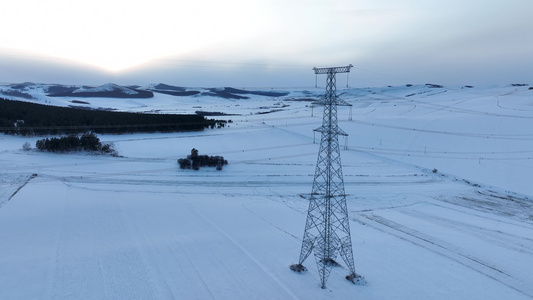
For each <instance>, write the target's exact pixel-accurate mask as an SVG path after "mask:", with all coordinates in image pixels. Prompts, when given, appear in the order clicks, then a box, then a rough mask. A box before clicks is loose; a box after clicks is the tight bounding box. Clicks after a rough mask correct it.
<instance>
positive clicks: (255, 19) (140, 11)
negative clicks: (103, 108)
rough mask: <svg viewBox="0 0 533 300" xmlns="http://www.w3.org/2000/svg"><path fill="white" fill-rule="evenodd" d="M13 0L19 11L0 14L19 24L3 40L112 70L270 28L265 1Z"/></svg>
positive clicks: (7, 44) (12, 47)
mask: <svg viewBox="0 0 533 300" xmlns="http://www.w3.org/2000/svg"><path fill="white" fill-rule="evenodd" d="M10 6H11V7H10V9H11V10H13V11H15V12H19V13H15V14H12V15H11V17H7V18H5V17H4V19H3V21H0V25H3V24H5V25H6V26H7V25H8V24H16V26H15V28H14V29H13V30H8V31H4V32H3V33H2V34H1V35H2V42H1V43H2V44H4V45H5V46H3V47H2V48H4V49H6V48H7V49H10V50H19V51H23V52H28V53H35V54H37V55H43V56H49V57H55V58H61V59H65V60H69V61H73V62H78V63H81V64H87V65H91V66H93V67H97V68H100V69H103V70H106V71H108V72H120V71H123V70H126V69H129V68H135V67H138V66H141V65H143V64H147V63H150V62H151V61H154V60H157V59H160V58H164V57H169V56H180V55H187V54H190V53H192V52H194V51H197V50H198V49H205V48H209V47H216V45H217V44H221V43H227V42H230V43H231V42H232V41H233V42H235V41H237V40H239V39H243V38H246V37H247V36H251V35H254V34H258V32H259V33H260V32H264V31H267V30H268V28H267V26H266V24H267V23H268V22H266V18H267V14H268V9H265V8H264V7H259V6H257V5H253V4H250V3H249V1H240V0H234V1H229V2H228V1H225V2H224V3H222V2H213V1H191V2H181V1H173V0H172V1H170V0H169V1H166V0H165V1H155V2H154V1H122V0H120V1H107V0H95V1H92V2H91V3H90V5H89V3H86V4H83V5H82V4H79V3H74V2H72V1H68V0H53V1H33V0H21V1H13V2H12V3H10ZM243 10H245V11H246V14H242V11H243ZM20 16H23V20H22V22H21V20H20ZM10 18H11V19H10ZM11 27H13V26H11ZM7 28H9V27H7Z"/></svg>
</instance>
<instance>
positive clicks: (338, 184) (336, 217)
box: [291, 65, 365, 288]
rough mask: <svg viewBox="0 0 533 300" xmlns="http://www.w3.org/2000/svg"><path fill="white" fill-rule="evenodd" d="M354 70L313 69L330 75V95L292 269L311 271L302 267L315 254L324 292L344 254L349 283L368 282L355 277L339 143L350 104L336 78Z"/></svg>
mask: <svg viewBox="0 0 533 300" xmlns="http://www.w3.org/2000/svg"><path fill="white" fill-rule="evenodd" d="M352 67H353V66H352V65H349V66H345V67H333V68H313V70H314V71H315V74H327V79H326V95H325V96H324V99H323V100H322V102H323V103H322V104H324V116H323V119H322V126H321V127H319V128H317V129H315V131H317V132H320V133H321V135H322V138H321V141H320V150H319V152H318V159H317V163H316V169H315V176H314V180H313V189H312V192H311V197H310V199H309V209H308V212H307V221H306V224H305V231H304V236H303V241H302V249H301V252H300V260H299V262H298V264H294V265H291V270H293V271H296V272H302V271H305V270H307V269H306V267H304V266H303V265H302V264H303V262H304V261H305V260H306V259H307V258H308V257H309V255H310V254H311V252H314V255H315V261H316V264H317V267H318V271H319V274H320V282H321V287H322V288H325V287H326V281H327V279H328V277H329V274H330V272H331V268H332V267H333V266H339V264H338V263H337V262H336V261H335V259H336V257H337V254H340V256H341V257H342V259H343V260H344V262H345V264H346V266H347V268H348V270H349V271H350V274H349V275H348V276H346V279H348V280H350V281H351V282H353V283H355V284H365V280H364V278H363V277H362V276H360V275H358V274H357V273H355V266H354V260H353V252H352V239H351V236H350V226H349V225H350V224H349V220H348V209H347V207H346V195H345V192H344V179H343V175H342V168H341V156H340V150H339V139H338V136H339V135H343V136H347V134H346V133H345V132H344V131H342V129H340V128H339V127H338V124H337V123H338V122H337V105H350V104H349V103H347V102H346V101H343V100H341V99H339V98H338V97H337V95H336V93H335V90H336V82H335V74H337V73H348V72H350V68H352Z"/></svg>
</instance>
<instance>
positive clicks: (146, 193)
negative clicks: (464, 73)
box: [0, 85, 533, 300]
mask: <svg viewBox="0 0 533 300" xmlns="http://www.w3.org/2000/svg"><path fill="white" fill-rule="evenodd" d="M310 91H311V92H312V93H315V94H319V93H321V92H322V90H320V89H311V90H310ZM338 93H339V94H340V95H341V98H342V99H343V100H346V101H348V102H349V103H351V104H352V105H353V106H352V107H351V108H348V107H339V126H340V127H341V128H342V129H343V130H344V131H345V132H346V133H348V134H349V137H348V138H347V139H346V138H344V137H340V142H341V144H342V146H343V148H345V149H343V150H342V152H341V156H342V162H343V173H344V179H345V189H346V193H347V194H348V195H347V202H348V209H349V217H350V226H351V233H352V243H353V251H354V256H355V266H356V271H357V273H359V274H361V275H363V276H364V277H365V279H366V281H367V282H368V284H367V285H365V286H357V285H353V284H352V283H350V282H349V281H347V280H345V279H344V276H346V275H348V271H347V270H346V269H345V268H344V267H335V268H334V269H333V270H332V273H331V275H330V277H329V279H328V282H327V288H326V289H321V288H320V282H319V276H318V271H317V269H316V265H315V262H314V259H313V257H312V256H310V257H309V258H308V259H307V261H306V262H305V263H304V265H306V266H307V268H308V271H307V272H305V273H303V274H297V273H294V272H292V271H291V270H290V269H289V266H290V265H291V264H293V263H297V262H298V257H299V252H300V246H301V238H302V235H303V230H304V226H305V219H306V212H307V205H308V203H307V200H306V198H307V197H308V195H309V193H310V192H311V186H312V181H313V174H314V168H315V167H314V164H315V161H316V156H317V152H318V142H319V140H320V135H319V134H318V133H317V134H316V136H315V134H314V133H313V129H315V128H317V127H319V126H320V125H321V120H322V119H321V118H322V109H321V108H320V107H313V106H312V105H311V103H310V102H305V101H288V100H289V99H294V98H298V97H300V98H302V97H305V96H306V95H308V94H309V92H308V91H291V94H290V95H288V96H286V97H282V98H269V97H262V96H253V95H252V96H251V97H252V98H251V99H249V100H226V99H222V98H213V97H202V96H196V97H173V96H168V95H161V94H156V96H155V97H154V98H151V99H97V98H94V99H93V98H84V99H83V100H84V101H86V102H88V103H90V104H89V105H90V106H92V107H105V108H108V107H111V108H117V109H119V110H122V111H136V112H154V111H157V112H159V113H192V112H194V111H196V110H203V111H219V112H225V113H231V114H238V115H234V116H225V117H218V118H226V119H231V120H232V121H233V123H231V124H230V126H229V127H227V128H222V129H213V130H205V131H203V132H193V133H156V134H125V135H99V137H100V139H101V140H102V141H103V142H112V143H113V144H114V145H115V148H116V150H117V151H118V153H119V155H121V157H110V156H101V155H92V154H88V153H77V154H53V153H46V152H39V151H36V150H30V151H24V150H22V145H23V144H24V143H25V142H29V143H30V144H31V145H32V146H33V145H35V141H36V140H37V139H39V138H41V137H20V136H9V135H0V153H1V155H0V165H1V169H0V241H1V242H0V299H379V300H383V299H532V298H533V285H532V283H533V202H532V200H531V197H532V195H533V193H532V190H531V178H530V174H531V170H532V168H533V160H532V159H531V158H532V157H533V104H532V103H533V102H532V98H533V90H529V89H528V87H524V86H511V85H509V86H499V87H487V88H477V87H475V88H465V87H463V88H462V87H457V88H449V87H444V88H430V87H429V86H427V85H416V86H409V87H407V86H402V87H383V88H365V89H345V90H339V91H338ZM36 98H38V99H39V100H38V101H41V102H42V101H46V102H47V103H49V104H50V103H51V104H54V105H67V104H68V103H69V102H68V100H69V99H65V98H47V97H46V96H44V95H41V96H39V97H36ZM70 100H71V99H70ZM62 101H63V102H62ZM287 105H288V106H287ZM270 110H274V111H275V112H273V113H268V114H258V113H260V112H266V111H270ZM193 147H194V148H197V149H198V150H199V151H200V154H206V155H222V156H224V158H225V159H227V160H228V162H229V165H227V166H225V167H224V169H223V170H222V171H215V170H214V168H213V169H210V168H202V169H200V170H199V171H194V170H180V169H179V167H178V164H177V163H176V160H177V159H178V158H181V157H185V156H186V155H187V154H189V153H190V150H191V149H192V148H193ZM339 262H340V263H341V264H344V262H343V261H342V260H339Z"/></svg>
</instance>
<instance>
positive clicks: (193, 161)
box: [178, 148, 228, 171]
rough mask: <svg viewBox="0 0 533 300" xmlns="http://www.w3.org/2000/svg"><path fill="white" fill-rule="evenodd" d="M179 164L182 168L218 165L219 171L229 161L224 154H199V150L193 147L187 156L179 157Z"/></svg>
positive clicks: (196, 168)
mask: <svg viewBox="0 0 533 300" xmlns="http://www.w3.org/2000/svg"><path fill="white" fill-rule="evenodd" d="M178 164H179V165H180V168H181V169H194V170H199V169H200V167H216V169H217V171H220V170H222V167H223V166H224V165H227V164H228V161H227V160H225V159H224V157H223V156H208V155H198V150H196V149H195V148H193V149H192V150H191V155H187V158H180V159H178Z"/></svg>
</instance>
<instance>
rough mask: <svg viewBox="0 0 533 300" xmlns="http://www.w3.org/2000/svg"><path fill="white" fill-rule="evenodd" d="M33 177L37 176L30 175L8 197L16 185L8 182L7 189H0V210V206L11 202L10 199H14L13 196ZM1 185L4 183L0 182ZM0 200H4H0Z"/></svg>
mask: <svg viewBox="0 0 533 300" xmlns="http://www.w3.org/2000/svg"><path fill="white" fill-rule="evenodd" d="M35 177H37V174H32V175H30V176H28V177H27V178H26V179H25V180H24V181H23V183H22V184H21V185H19V186H18V187H17V188H15V190H14V191H13V193H11V195H9V193H10V192H11V191H12V190H13V186H17V185H16V184H13V183H9V182H8V187H7V188H4V187H2V191H1V192H0V208H1V207H2V205H4V204H6V203H7V202H8V201H9V200H11V198H13V197H15V195H16V194H17V193H18V192H19V191H20V190H21V189H23V188H24V187H25V186H26V185H27V184H28V183H29V182H30V180H32V179H33V178H35ZM17 182H18V180H17ZM1 183H4V182H1ZM8 195H9V197H8ZM2 198H4V199H2Z"/></svg>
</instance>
